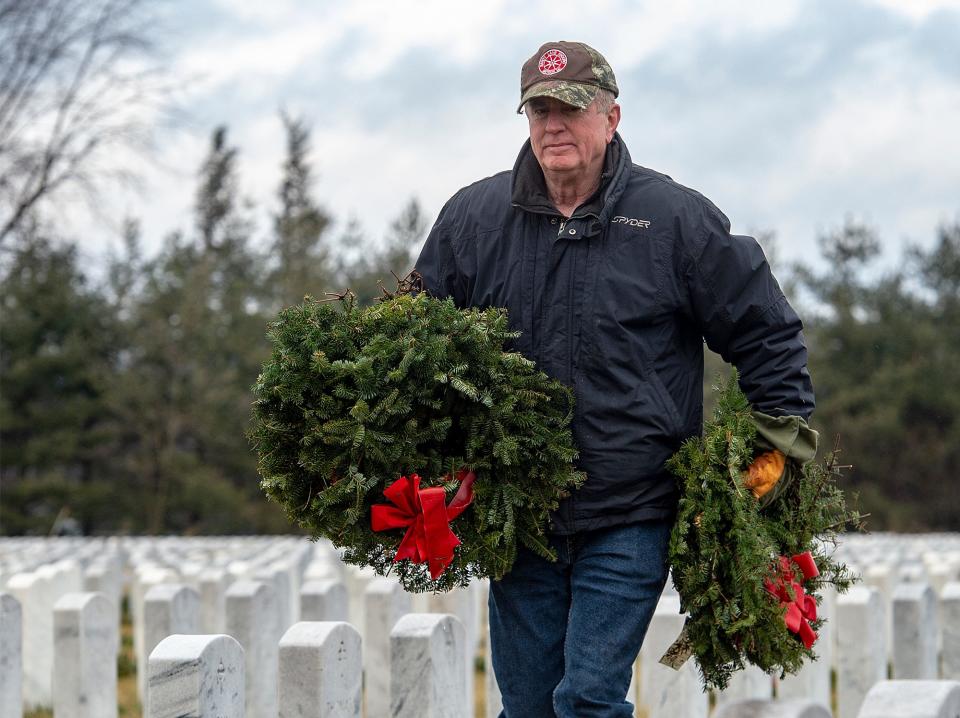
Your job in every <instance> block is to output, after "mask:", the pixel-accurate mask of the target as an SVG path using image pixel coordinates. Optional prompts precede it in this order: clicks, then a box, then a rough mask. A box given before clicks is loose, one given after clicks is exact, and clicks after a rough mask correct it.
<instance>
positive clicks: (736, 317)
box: [686, 211, 814, 419]
mask: <svg viewBox="0 0 960 718" xmlns="http://www.w3.org/2000/svg"><path fill="white" fill-rule="evenodd" d="M691 249H692V252H691V254H690V256H689V258H688V263H687V267H686V279H687V286H688V290H689V293H690V301H691V306H692V310H693V314H694V317H695V319H696V321H697V322H698V324H699V326H700V329H701V332H702V333H703V336H704V338H705V339H706V341H707V346H709V347H710V349H712V350H713V351H715V352H717V353H718V354H720V356H722V357H723V359H724V361H727V362H729V363H731V364H733V365H734V366H736V367H737V369H738V371H739V372H740V386H741V388H742V389H743V391H744V393H745V394H746V395H747V398H748V399H749V400H750V402H751V404H753V406H754V407H755V408H756V409H757V410H759V411H761V412H763V413H765V414H769V415H771V416H799V417H802V418H803V419H808V418H809V417H810V414H811V413H813V409H814V398H813V384H812V382H811V380H810V374H809V372H808V371H807V348H806V344H805V343H804V339H803V332H802V329H803V324H802V323H801V321H800V317H798V316H797V313H796V312H795V311H794V310H793V308H792V307H791V306H790V304H789V303H788V302H787V299H786V297H784V295H783V292H782V291H781V289H780V285H779V284H777V280H776V279H775V278H774V276H773V274H772V273H771V271H770V265H769V264H768V263H767V260H766V257H764V255H763V250H762V249H760V245H758V244H757V242H756V240H754V239H753V238H752V237H743V236H738V235H731V234H730V232H729V225H728V224H727V222H726V218H725V217H723V215H721V214H719V213H714V212H711V211H706V212H705V213H704V222H703V226H702V228H701V234H700V237H699V239H698V241H697V242H695V243H694V245H693V247H692V248H691Z"/></svg>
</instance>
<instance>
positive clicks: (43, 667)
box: [7, 571, 53, 708]
mask: <svg viewBox="0 0 960 718" xmlns="http://www.w3.org/2000/svg"><path fill="white" fill-rule="evenodd" d="M49 588H50V585H49V582H48V581H47V580H46V579H45V578H44V577H43V575H41V573H40V572H39V571H38V572H32V573H18V574H15V575H14V576H12V577H11V578H10V580H9V581H7V591H8V592H10V593H11V594H12V595H13V596H14V598H16V599H17V601H18V602H19V603H20V610H21V621H22V622H21V636H22V640H23V652H22V654H21V655H22V658H23V664H22V665H23V683H22V688H23V703H24V705H25V706H26V707H28V708H34V707H39V706H49V705H51V704H52V702H53V691H52V690H51V683H50V677H51V676H52V674H53V601H52V598H51V596H50V592H49Z"/></svg>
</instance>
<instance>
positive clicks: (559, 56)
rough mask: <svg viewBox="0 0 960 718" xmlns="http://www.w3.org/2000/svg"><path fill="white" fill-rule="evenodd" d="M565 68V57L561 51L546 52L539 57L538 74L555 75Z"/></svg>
mask: <svg viewBox="0 0 960 718" xmlns="http://www.w3.org/2000/svg"><path fill="white" fill-rule="evenodd" d="M566 66H567V56H566V55H565V54H564V53H563V51H562V50H547V51H546V52H545V53H543V54H542V55H541V56H540V64H539V66H538V67H539V69H540V74H541V75H556V74H557V73H558V72H560V70H562V69H563V68H565V67H566Z"/></svg>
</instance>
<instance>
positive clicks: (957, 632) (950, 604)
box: [940, 581, 960, 681]
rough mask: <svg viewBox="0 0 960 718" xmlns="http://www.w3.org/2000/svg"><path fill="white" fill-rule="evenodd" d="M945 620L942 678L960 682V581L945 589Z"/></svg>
mask: <svg viewBox="0 0 960 718" xmlns="http://www.w3.org/2000/svg"><path fill="white" fill-rule="evenodd" d="M940 616H941V618H942V619H943V623H942V626H943V629H942V633H941V636H942V639H943V640H942V650H941V654H940V658H941V663H940V677H941V678H945V679H947V680H950V681H960V581H951V582H950V583H948V584H947V585H946V586H944V587H943V592H942V594H941V598H940Z"/></svg>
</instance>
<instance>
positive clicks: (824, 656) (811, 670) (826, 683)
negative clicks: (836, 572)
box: [777, 586, 835, 705]
mask: <svg viewBox="0 0 960 718" xmlns="http://www.w3.org/2000/svg"><path fill="white" fill-rule="evenodd" d="M821 597H822V599H823V600H822V602H821V604H820V605H819V606H818V607H817V616H818V617H819V616H823V617H824V618H826V619H827V620H826V622H825V623H824V624H823V625H822V626H821V627H820V630H819V632H818V633H817V640H816V643H814V644H813V652H814V654H815V655H816V656H817V660H815V661H813V660H807V661H806V662H805V663H804V664H803V667H802V668H801V669H800V670H799V671H797V672H796V673H795V674H793V675H788V676H786V677H785V678H783V679H782V680H780V681H779V683H778V685H777V698H797V699H807V700H814V701H817V702H819V703H822V704H823V705H830V668H831V660H832V658H833V650H832V643H831V642H832V641H833V636H832V630H833V623H834V622H833V612H834V608H833V602H834V597H835V592H834V590H833V588H832V587H831V586H824V587H823V589H822V591H821ZM784 630H786V629H784Z"/></svg>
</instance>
